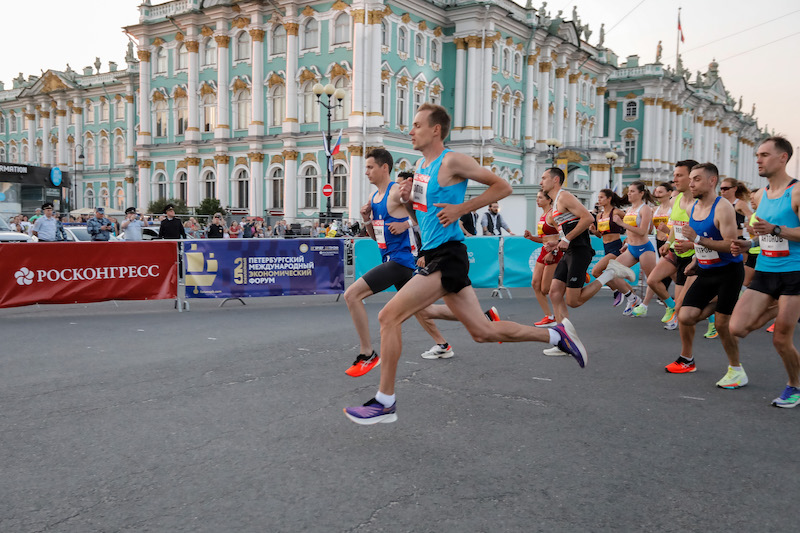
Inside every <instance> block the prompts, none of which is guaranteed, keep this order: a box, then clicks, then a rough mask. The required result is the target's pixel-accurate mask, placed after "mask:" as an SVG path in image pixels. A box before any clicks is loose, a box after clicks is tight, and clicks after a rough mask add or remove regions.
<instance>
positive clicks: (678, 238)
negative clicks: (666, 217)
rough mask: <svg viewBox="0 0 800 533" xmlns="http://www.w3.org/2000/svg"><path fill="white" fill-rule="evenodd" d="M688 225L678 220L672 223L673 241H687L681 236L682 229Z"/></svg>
mask: <svg viewBox="0 0 800 533" xmlns="http://www.w3.org/2000/svg"><path fill="white" fill-rule="evenodd" d="M686 224H688V222H683V221H680V220H676V221H674V222H673V226H672V229H673V231H674V232H675V240H676V241H688V240H689V239H687V238H686V237H684V236H683V227H684V226H685V225H686Z"/></svg>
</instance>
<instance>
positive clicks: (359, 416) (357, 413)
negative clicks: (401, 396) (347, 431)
mask: <svg viewBox="0 0 800 533" xmlns="http://www.w3.org/2000/svg"><path fill="white" fill-rule="evenodd" d="M396 407H397V402H395V403H393V404H392V405H391V406H390V407H384V406H383V404H382V403H381V402H379V401H378V400H376V399H375V398H372V399H371V400H369V401H368V402H367V403H365V404H364V405H361V406H359V407H345V408H344V409H343V410H344V416H346V417H347V418H349V419H350V420H352V421H353V422H355V423H356V424H361V425H362V426H368V425H371V424H378V423H380V422H383V423H385V424H388V423H389V422H396V421H397V409H396Z"/></svg>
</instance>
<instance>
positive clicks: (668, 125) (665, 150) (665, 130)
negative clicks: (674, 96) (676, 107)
mask: <svg viewBox="0 0 800 533" xmlns="http://www.w3.org/2000/svg"><path fill="white" fill-rule="evenodd" d="M669 108H670V103H669V102H668V101H666V100H664V101H663V102H662V103H661V131H660V133H659V135H660V139H659V140H660V141H661V154H660V157H659V159H661V164H660V168H661V169H667V168H669V166H670V165H669V162H670V161H672V159H671V158H670V153H669V145H670V142H669V134H670V131H671V129H672V122H671V119H670V113H669Z"/></svg>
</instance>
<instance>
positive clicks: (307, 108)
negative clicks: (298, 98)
mask: <svg viewBox="0 0 800 533" xmlns="http://www.w3.org/2000/svg"><path fill="white" fill-rule="evenodd" d="M313 88H314V84H313V83H311V82H310V81H309V82H307V83H306V84H305V85H303V122H304V123H306V124H310V123H314V122H319V104H317V95H315V94H314V90H313Z"/></svg>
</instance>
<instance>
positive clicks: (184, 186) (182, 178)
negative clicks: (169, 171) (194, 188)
mask: <svg viewBox="0 0 800 533" xmlns="http://www.w3.org/2000/svg"><path fill="white" fill-rule="evenodd" d="M175 181H176V182H178V199H179V200H183V201H184V202H186V198H187V197H186V192H187V190H188V183H189V182H188V179H187V176H186V172H183V171H180V172H178V175H177V176H176V179H175Z"/></svg>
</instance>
